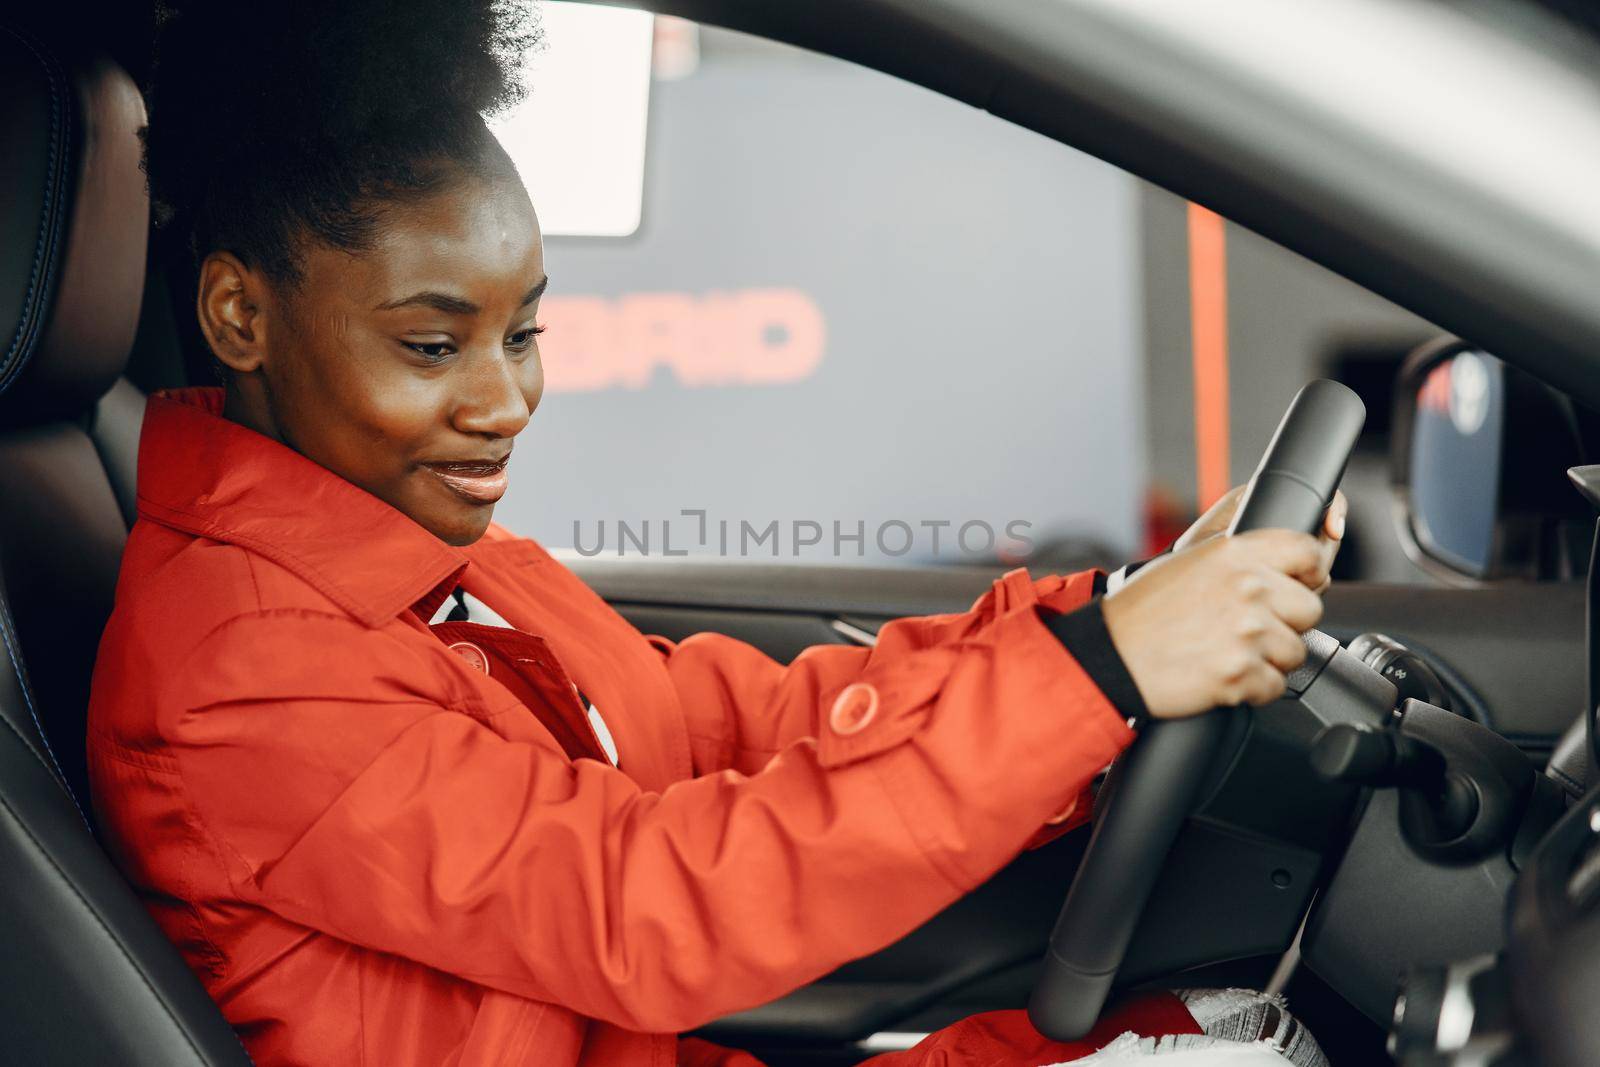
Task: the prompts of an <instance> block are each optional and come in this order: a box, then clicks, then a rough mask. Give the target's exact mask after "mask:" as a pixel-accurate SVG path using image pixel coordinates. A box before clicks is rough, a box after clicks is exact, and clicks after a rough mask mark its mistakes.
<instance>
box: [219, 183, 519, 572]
mask: <svg viewBox="0 0 1600 1067" xmlns="http://www.w3.org/2000/svg"><path fill="white" fill-rule="evenodd" d="M380 232H381V236H380V237H379V239H378V240H377V242H376V244H375V245H374V246H373V247H372V249H371V250H370V251H367V252H362V253H360V254H355V255H352V254H350V253H347V252H342V251H339V250H337V249H334V248H331V247H328V246H325V245H323V244H321V243H319V242H308V246H309V247H307V248H306V249H305V250H304V253H303V255H302V256H301V272H302V276H301V279H300V280H299V282H298V283H297V284H296V285H295V286H293V287H292V288H285V287H281V286H271V287H268V288H269V289H270V296H268V297H267V299H266V300H265V301H264V303H265V304H267V305H268V306H267V307H265V308H263V309H262V310H263V311H265V312H267V314H265V315H264V316H262V317H261V320H260V321H261V327H262V328H261V334H263V335H264V336H260V337H258V338H257V340H258V341H259V342H261V343H260V345H259V347H260V349H261V355H260V360H259V365H258V367H257V368H256V372H255V373H246V374H239V373H238V370H239V368H238V367H235V372H236V373H235V374H234V376H233V379H232V381H231V382H230V386H229V393H230V395H229V398H228V405H229V408H231V409H232V410H229V411H228V414H229V416H230V417H235V418H238V419H239V421H242V422H245V423H246V424H247V425H251V426H252V427H253V428H255V429H258V430H261V431H262V432H264V433H268V434H270V435H271V436H275V437H277V438H278V439H279V440H281V441H283V442H284V443H285V444H288V445H289V446H290V447H292V448H294V449H295V450H296V451H298V452H300V453H301V454H303V455H305V456H306V457H308V458H310V459H312V460H314V461H316V462H317V463H319V464H321V465H322V466H324V467H326V468H328V469H329V470H331V471H333V472H334V473H335V474H338V475H340V476H342V477H343V478H345V479H346V480H347V481H350V482H353V483H354V484H356V485H358V486H360V487H361V488H363V489H365V490H367V491H368V492H370V493H372V494H373V495H374V496H376V497H378V498H380V499H382V500H385V501H387V502H388V503H389V504H391V505H393V506H394V507H395V508H398V509H399V510H400V511H402V512H404V513H405V514H406V515H409V516H410V517H411V518H412V519H414V520H415V521H416V522H417V523H419V524H420V525H421V526H423V527H424V528H426V529H427V530H428V531H430V532H431V533H433V534H434V535H435V536H436V537H438V538H439V539H440V540H442V541H445V542H446V543H448V544H452V545H466V544H471V543H472V542H473V541H476V540H477V539H478V538H479V537H481V536H482V535H483V533H484V531H485V530H486V529H487V528H488V525H489V519H490V516H491V515H492V513H493V511H494V504H495V501H497V500H499V499H500V497H501V496H502V495H504V493H505V491H506V460H507V457H508V456H509V455H510V453H511V446H512V442H513V440H514V439H515V438H516V436H517V434H519V433H521V432H522V429H523V427H524V426H526V425H527V424H528V418H529V416H530V415H531V414H532V412H533V409H534V408H535V407H537V406H538V403H539V397H540V394H541V393H542V392H543V389H544V372H543V369H542V367H541V366H540V363H539V348H538V344H537V334H538V333H539V332H540V331H539V328H538V327H536V325H535V319H534V316H535V313H536V312H537V311H538V307H539V297H540V295H541V294H542V293H543V292H544V288H545V283H546V278H545V272H544V250H543V244H542V241H541V239H540V234H539V223H538V220H537V218H536V217H535V216H534V212H533V207H532V205H531V204H530V203H529V201H528V197H527V193H526V192H525V191H524V189H523V187H522V185H521V183H520V182H518V181H516V180H515V178H514V177H513V178H506V179H499V180H493V179H478V178H471V177H466V176H462V177H460V178H459V179H458V180H457V181H454V182H451V183H449V184H448V185H447V186H446V187H444V188H443V189H441V190H440V191H439V192H437V193H436V194H433V195H431V196H429V197H427V198H426V199H422V200H417V201H411V202H404V203H397V204H392V205H387V206H386V207H385V209H384V215H383V223H382V225H381V226H380ZM205 281H206V279H205V276H204V275H203V276H202V318H204V316H205V307H204V305H205V300H206V286H205ZM224 361H225V362H230V365H231V361H229V360H226V359H225V360H224Z"/></svg>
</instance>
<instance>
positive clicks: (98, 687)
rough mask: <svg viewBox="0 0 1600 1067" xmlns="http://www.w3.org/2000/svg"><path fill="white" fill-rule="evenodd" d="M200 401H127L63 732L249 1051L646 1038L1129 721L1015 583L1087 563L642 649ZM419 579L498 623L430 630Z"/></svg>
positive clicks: (790, 970) (574, 1061)
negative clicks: (99, 616)
mask: <svg viewBox="0 0 1600 1067" xmlns="http://www.w3.org/2000/svg"><path fill="white" fill-rule="evenodd" d="M221 402H222V397H221V391H220V390H216V389H191V390H183V391H179V392H175V393H172V394H168V395H158V396H156V397H153V398H152V399H151V401H150V406H149V413H148V415H147V416H146V420H145V426H144V435H143V439H142V442H141V445H140V455H139V521H138V522H137V523H136V525H135V526H134V529H133V532H132V534H131V535H130V537H129V540H128V546H127V550H126V554H125V555H124V557H123V562H122V574H121V579H120V582H119V586H118V590H117V600H116V610H115V612H114V613H113V615H112V618H111V621H110V624H109V625H108V627H107V629H106V632H105V636H104V639H103V641H102V644H101V650H100V658H99V662H98V664H97V666H96V670H95V677H94V691H93V698H92V701H91V705H90V709H89V737H88V743H89V762H90V773H91V776H92V780H93V786H94V793H95V796H94V799H95V805H96V809H97V811H98V814H99V818H100V820H101V825H102V826H103V827H104V829H105V832H106V836H107V839H108V842H109V845H110V847H111V849H112V850H113V853H114V855H115V857H116V859H117V861H118V863H119V864H120V865H121V867H122V869H123V870H124V871H125V872H126V873H127V875H128V877H129V878H130V879H131V880H132V882H133V883H134V885H135V886H136V887H137V888H138V890H139V891H140V892H141V894H142V896H143V899H144V901H145V903H146V905H147V906H148V907H149V909H150V911H151V912H152V914H153V915H154V916H155V918H156V920H157V921H158V922H159V923H160V924H161V926H162V928H163V929H164V930H165V931H166V932H167V934H168V935H169V936H170V937H171V938H172V940H173V941H174V942H176V943H177V945H178V946H179V947H180V948H181V949H182V951H183V953H184V955H185V957H186V958H187V959H188V961H189V963H190V965H191V966H192V967H193V968H194V970H195V971H196V973H198V974H199V975H200V977H201V979H202V980H203V981H204V982H205V984H206V987H207V988H208V989H209V990H210V992H211V994H212V995H213V996H214V997H215V998H216V1000H217V1002H218V1003H219V1004H220V1005H221V1007H222V1010H223V1012H224V1013H225V1014H226V1016H227V1017H228V1019H229V1020H230V1021H231V1022H232V1023H233V1025H234V1026H235V1027H236V1028H237V1029H238V1031H239V1033H240V1034H241V1035H242V1037H243V1039H244V1041H245V1044H246V1046H247V1047H248V1048H249V1051H250V1052H251V1054H252V1055H253V1056H254V1057H255V1059H256V1062H257V1063H259V1064H262V1065H263V1067H266V1065H275V1064H291V1063H293V1064H334V1063H338V1064H382V1065H385V1067H399V1065H405V1064H419V1065H420V1064H430V1065H432V1064H454V1065H460V1067H469V1065H471V1067H477V1065H481V1064H491V1063H492V1064H530V1065H531V1064H538V1065H540V1067H552V1065H555V1067H566V1065H579V1064H582V1065H599V1064H608V1065H609V1064H628V1065H634V1064H641V1065H642V1064H654V1065H669V1064H672V1063H674V1061H675V1058H676V1056H677V1045H678V1042H677V1038H676V1037H674V1036H673V1035H674V1034H676V1033H677V1032H678V1031H680V1030H684V1029H687V1028H691V1027H694V1026H698V1025H700V1024H702V1023H705V1022H707V1021H708V1020H711V1019H714V1018H716V1017H718V1016H720V1015H723V1014H726V1013H728V1012H732V1011H736V1010H739V1009H741V1008H747V1007H750V1006H752V1005H755V1004H760V1003H762V1002H764V1001H768V1000H771V999H772V998H774V997H777V996H779V995H781V994H783V993H786V992H789V991H790V990H792V989H794V988H796V987H798V986H800V985H802V984H804V983H806V982H808V981H811V980H812V979H814V978H816V977H818V976H819V975H822V974H824V973H826V972H828V971H829V970H831V969H833V968H835V967H837V966H839V965H840V964H842V963H844V962H845V961H847V960H850V959H852V958H855V957H858V956H861V955H863V954H866V953H869V952H872V951H873V950H875V949H878V948H880V947H882V946H884V945H886V944H888V943H890V942H892V941H894V940H895V939H896V938H898V937H900V936H901V935H903V934H905V933H906V932H907V931H909V930H911V929H912V928H914V927H915V926H917V925H918V924H920V923H922V922H923V921H925V920H926V919H928V918H929V917H930V916H932V915H933V914H934V913H935V912H937V911H938V910H939V909H941V908H943V907H945V906H946V905H948V904H950V903H951V902H952V901H954V900H955V899H956V898H957V897H959V896H961V895H962V894H963V893H965V892H966V891H968V890H970V889H971V888H973V887H974V886H976V885H977V884H978V883H980V882H982V881H984V880H985V879H987V878H988V877H989V876H990V875H991V874H993V873H994V872H995V871H996V870H997V869H998V868H999V867H1001V866H1002V865H1003V864H1005V863H1006V862H1007V861H1009V860H1010V859H1011V858H1012V857H1014V856H1015V855H1016V854H1017V853H1018V851H1019V850H1021V849H1022V848H1023V847H1024V846H1025V845H1027V844H1028V843H1029V842H1030V840H1032V839H1037V838H1038V837H1039V836H1040V834H1041V832H1042V830H1044V831H1047V827H1046V824H1047V822H1048V821H1050V820H1052V819H1055V820H1056V821H1057V822H1058V823H1059V822H1070V821H1076V820H1077V819H1078V818H1080V816H1078V815H1076V814H1075V813H1073V808H1074V806H1075V805H1076V800H1077V798H1078V797H1079V794H1080V792H1081V791H1082V790H1083V789H1084V788H1085V786H1086V784H1087V783H1088V782H1089V780H1090V779H1091V777H1092V776H1093V775H1094V774H1095V772H1096V771H1097V770H1099V769H1100V768H1101V767H1103V766H1105V764H1106V763H1107V762H1109V761H1110V760H1111V759H1112V758H1113V757H1114V756H1115V755H1116V754H1117V752H1118V751H1119V750H1120V749H1121V748H1122V747H1123V745H1125V744H1126V743H1127V742H1128V740H1129V739H1130V737H1131V734H1130V731H1129V730H1128V728H1127V726H1126V725H1125V723H1124V722H1123V720H1122V719H1121V718H1120V717H1119V716H1118V714H1117V713H1116V712H1115V710H1114V709H1113V708H1112V707H1111V705H1110V704H1109V703H1108V702H1107V701H1106V699H1105V698H1104V697H1103V696H1102V695H1101V694H1100V692H1099V691H1098V690H1097V689H1096V688H1095V687H1094V685H1093V684H1092V683H1091V682H1090V681H1089V679H1088V678H1087V676H1086V675H1085V674H1084V672H1083V671H1082V669H1081V668H1080V667H1079V666H1078V664H1077V663H1076V662H1075V661H1074V660H1073V659H1072V657H1071V656H1070V655H1069V654H1068V653H1067V652H1066V651H1065V650H1064V648H1063V647H1062V645H1061V644H1060V642H1058V641H1057V640H1056V639H1055V638H1054V637H1053V636H1052V635H1051V634H1050V633H1049V631H1048V630H1047V629H1046V628H1045V627H1044V626H1043V625H1042V624H1041V622H1040V621H1039V619H1038V617H1037V614H1036V612H1035V605H1036V604H1043V605H1045V606H1047V607H1051V608H1054V609H1057V610H1068V609H1071V608H1073V607H1076V606H1078V605H1079V604H1081V603H1082V602H1084V601H1085V600H1086V599H1087V598H1088V597H1089V595H1090V592H1091V585H1092V575H1090V574H1079V575H1074V576H1072V577H1068V578H1046V579H1043V580H1041V581H1038V582H1034V581H1030V580H1029V579H1028V578H1027V576H1026V575H1025V574H1024V573H1023V572H1021V571H1014V572H1012V573H1011V574H1008V575H1006V576H1005V577H1004V578H1003V579H1001V580H999V581H997V582H996V583H995V585H994V588H993V589H992V590H991V591H990V592H989V593H987V594H985V595H984V596H983V597H982V598H981V599H980V600H979V601H978V602H977V604H975V605H974V606H973V608H972V609H971V610H970V611H967V612H964V613H961V614H956V615H944V616H934V617H930V618H918V619H902V620H899V621H897V622H893V623H890V624H889V625H887V626H886V627H884V629H883V632H882V634H881V636H880V639H879V642H878V645H877V647H876V648H874V649H871V650H868V649H865V648H855V647H843V646H838V647H835V646H828V647H820V648H814V649H811V650H809V651H807V652H806V653H805V654H803V655H802V656H800V657H799V658H798V659H797V660H796V661H795V662H794V663H793V664H792V665H790V666H788V667H785V666H781V665H779V664H777V663H775V662H773V661H772V660H771V659H769V658H767V657H766V656H764V655H763V654H761V653H760V652H758V651H756V650H755V649H753V648H751V647H749V646H748V645H745V644H742V643H740V642H738V641H735V640H732V639H729V638H726V637H721V636H716V635H711V634H705V635H700V636H697V637H694V638H691V639H689V640H686V641H684V642H682V643H680V644H677V645H673V644H672V643H671V642H669V641H665V640H662V639H660V638H646V637H643V636H641V635H640V634H639V632H638V631H637V630H635V629H634V628H633V627H632V626H630V625H629V624H628V623H627V622H626V621H624V620H623V619H622V618H621V617H620V616H619V615H617V613H616V612H614V611H612V610H611V609H610V608H609V607H608V606H607V605H606V604H605V603H604V602H603V601H602V600H601V599H600V598H599V597H598V596H596V595H595V594H594V593H593V592H592V591H591V590H590V589H588V588H587V587H585V586H584V585H583V584H582V583H581V582H580V581H579V580H578V579H577V578H576V577H575V576H574V575H573V574H572V573H571V572H569V571H568V570H567V569H566V568H564V567H563V566H562V565H561V564H560V563H558V562H556V561H555V560H554V559H552V558H551V557H550V556H549V555H548V554H546V553H545V552H544V550H543V549H541V548H540V547H539V546H538V545H536V544H535V543H533V542H532V541H529V540H526V539H522V538H517V537H513V536H511V535H510V534H508V533H506V532H505V531H504V530H502V529H500V528H498V527H494V528H491V530H490V532H489V534H488V536H486V537H485V538H484V539H483V540H482V541H480V542H479V543H477V544H475V545H473V546H471V547H470V548H466V549H455V548H451V547H449V546H447V545H445V544H444V543H442V542H440V541H439V540H437V539H436V538H434V537H433V536H432V535H430V534H429V533H427V532H426V531H425V530H423V529H422V528H421V527H420V526H418V525H416V524H415V523H413V522H412V521H411V520H410V519H408V518H406V517H405V516H404V515H403V514H401V513H400V512H398V511H396V510H394V509H393V508H391V507H390V506H389V505H388V504H385V503H383V502H382V501H380V500H378V499H377V498H376V497H373V496H371V495H369V494H367V493H366V492H364V491H362V490H360V489H358V488H356V487H355V486H354V485H352V484H350V483H348V482H346V481H344V480H342V479H340V478H339V477H338V476H336V475H334V474H332V473H331V472H329V471H327V470H326V469H324V468H322V467H320V466H317V465H316V464H314V463H312V462H311V461H310V460H307V459H305V458H304V457H302V456H300V455H299V454H298V453H296V452H294V451H292V450H290V449H289V448H287V447H285V446H283V445H280V444H278V443H276V442H274V441H272V440H269V439H268V438H266V437H263V436H261V435H259V434H256V433H254V432H252V431H250V430H247V429H245V428H244V427H242V426H239V425H237V424H234V423H232V422H229V421H227V420H225V419H223V418H222V417H221V414H220V413H221ZM457 583H460V584H461V585H462V586H463V587H464V588H465V589H466V590H467V592H469V593H471V594H472V595H473V596H475V597H477V598H478V599H479V600H481V601H483V602H484V603H485V604H487V605H488V606H489V607H490V608H492V609H494V611H496V612H497V613H499V614H500V615H501V616H503V617H504V619H505V620H506V621H508V622H510V623H511V625H512V626H513V627H515V629H499V628H491V627H486V626H481V625H477V624H473V623H445V624H440V625H438V626H433V627H430V626H429V624H428V621H427V620H429V619H430V618H431V617H432V616H433V615H434V613H435V611H436V609H437V608H438V606H439V605H440V604H441V603H442V602H443V600H444V599H445V598H446V597H447V596H448V595H449V593H450V591H451V590H452V589H453V588H454V587H455V585H456V584H457ZM462 642H465V643H467V645H468V646H470V647H458V648H457V649H455V650H452V648H451V647H450V646H451V645H457V646H460V645H461V643H462ZM578 690H581V691H582V694H583V695H584V696H586V697H588V698H589V699H591V700H592V701H593V702H594V704H595V705H596V707H597V708H598V709H599V710H600V712H601V714H602V715H603V716H604V719H605V721H606V722H607V724H608V725H609V727H610V729H611V732H612V734H613V735H614V737H615V739H616V742H617V746H618V748H619V750H620V767H614V766H613V765H612V764H611V763H610V761H609V759H608V758H607V757H606V756H605V754H604V753H603V751H602V750H601V749H600V747H599V745H598V744H597V741H596V738H595V736H594V733H593V731H592V730H591V728H590V726H589V724H588V720H587V719H586V718H585V715H584V709H583V705H582V704H581V703H580V700H579V697H578ZM1062 816H1070V818H1069V819H1063V818H1061V817H1062ZM701 1052H703V1048H702V1050H701ZM698 1054H700V1053H697V1055H698ZM685 1055H686V1056H687V1052H686V1053H685Z"/></svg>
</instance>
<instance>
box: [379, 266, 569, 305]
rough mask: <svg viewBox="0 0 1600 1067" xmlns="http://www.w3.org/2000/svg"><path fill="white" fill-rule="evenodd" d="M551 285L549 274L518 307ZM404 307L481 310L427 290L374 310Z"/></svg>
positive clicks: (392, 301) (387, 302) (526, 303)
mask: <svg viewBox="0 0 1600 1067" xmlns="http://www.w3.org/2000/svg"><path fill="white" fill-rule="evenodd" d="M549 284H550V276H549V275H548V274H547V275H545V276H544V277H543V278H541V279H539V282H538V284H536V285H535V286H534V287H533V288H532V289H529V290H528V291H527V293H526V294H525V295H524V296H523V298H522V302H521V303H520V304H518V305H517V306H518V307H527V306H528V305H529V304H531V303H533V302H534V301H535V300H537V299H539V298H540V297H541V296H543V295H544V291H545V288H546V287H548V286H549ZM402 307H429V308H433V309H434V310H435V311H442V312H444V313H445V314H446V315H476V314H477V313H478V311H479V310H480V308H479V307H478V305H477V304H474V303H473V302H472V301H470V300H468V299H467V298H466V297H461V296H451V295H450V294H449V293H441V292H439V291H438V290H436V289H425V290H423V291H422V292H420V293H412V294H411V295H410V296H405V297H401V298H400V299H398V300H389V301H385V302H384V303H382V304H379V305H378V306H377V307H375V308H374V309H373V310H374V311H393V310H394V309H395V308H402Z"/></svg>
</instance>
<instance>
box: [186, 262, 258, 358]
mask: <svg viewBox="0 0 1600 1067" xmlns="http://www.w3.org/2000/svg"><path fill="white" fill-rule="evenodd" d="M266 295H267V294H266V279H264V278H263V277H262V276H261V275H260V273H259V272H257V271H253V270H251V269H250V268H249V267H247V266H245V265H244V263H243V262H242V261H241V260H240V259H239V257H237V256H235V255H233V254H232V253H229V252H213V253H211V254H210V255H208V256H207V257H206V258H205V262H203V263H201V264H200V292H199V297H198V302H197V306H196V308H195V310H196V312H197V313H198V315H199V317H200V329H201V331H202V332H203V333H204V334H205V336H206V342H207V343H208V344H209V345H210V346H211V351H212V353H213V354H214V355H215V356H216V357H217V359H218V360H219V361H220V362H221V363H222V365H223V366H225V367H227V368H228V369H229V370H231V371H233V372H235V373H237V374H248V373H249V372H251V371H254V370H259V369H260V368H261V365H262V363H263V362H265V360H266V355H267V351H266V331H265V328H264V327H265V325H266V323H265V319H264V316H263V314H262V309H263V307H264V305H265V303H266V300H265V297H266Z"/></svg>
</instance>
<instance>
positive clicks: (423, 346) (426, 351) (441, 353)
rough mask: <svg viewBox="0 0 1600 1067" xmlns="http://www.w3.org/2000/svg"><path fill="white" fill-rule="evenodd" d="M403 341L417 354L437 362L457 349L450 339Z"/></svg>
mask: <svg viewBox="0 0 1600 1067" xmlns="http://www.w3.org/2000/svg"><path fill="white" fill-rule="evenodd" d="M401 343H402V344H404V345H405V346H406V347H407V348H409V349H411V351H413V352H415V353H417V355H419V356H422V357H424V358H425V359H428V360H431V361H433V362H435V363H437V362H440V361H441V360H444V359H445V358H447V357H448V356H449V355H450V354H451V353H452V352H454V351H455V349H454V348H453V347H452V346H451V344H450V342H449V341H402V342H401Z"/></svg>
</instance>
